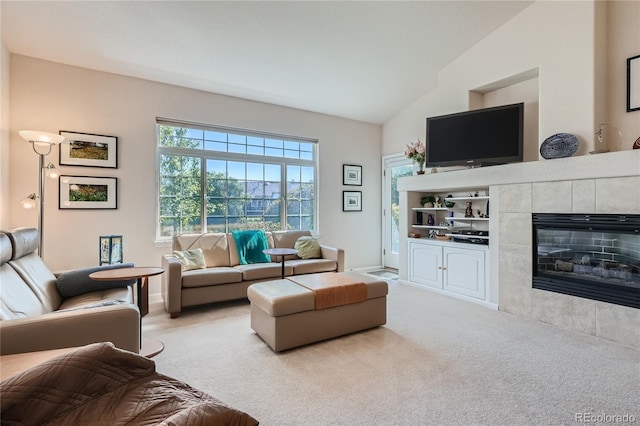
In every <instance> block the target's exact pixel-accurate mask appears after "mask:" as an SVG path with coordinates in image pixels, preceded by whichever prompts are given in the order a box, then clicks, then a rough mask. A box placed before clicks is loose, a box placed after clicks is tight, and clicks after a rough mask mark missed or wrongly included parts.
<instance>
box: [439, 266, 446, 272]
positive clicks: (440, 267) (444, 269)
mask: <svg viewBox="0 0 640 426" xmlns="http://www.w3.org/2000/svg"><path fill="white" fill-rule="evenodd" d="M438 269H442V270H443V271H446V270H447V268H444V267H442V266H438Z"/></svg>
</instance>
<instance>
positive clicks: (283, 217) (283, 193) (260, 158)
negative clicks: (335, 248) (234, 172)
mask: <svg viewBox="0 0 640 426" xmlns="http://www.w3.org/2000/svg"><path fill="white" fill-rule="evenodd" d="M163 125H164V126H172V127H180V128H188V129H194V130H203V131H209V132H222V133H233V134H239V135H243V136H246V137H247V138H249V137H258V138H264V139H265V148H266V139H280V140H283V142H285V143H283V156H282V157H275V156H267V155H264V154H263V155H260V154H249V153H246V152H245V153H235V152H229V151H228V150H227V151H217V150H211V149H205V148H204V139H203V145H202V147H201V148H187V147H173V146H163V145H161V144H160V126H163ZM155 126H156V176H155V179H156V223H155V228H156V242H160V243H162V242H168V241H171V239H172V238H173V235H171V236H167V235H162V226H161V210H160V205H161V201H160V200H161V179H160V178H161V170H160V169H161V158H162V156H163V155H175V156H184V157H195V158H198V159H199V160H200V232H202V233H206V232H209V231H208V229H207V228H208V225H207V219H208V217H207V203H208V197H207V191H206V188H207V160H219V161H225V162H229V161H238V162H244V163H257V164H263V165H267V164H269V165H277V166H279V167H280V170H281V176H280V179H281V181H280V195H279V200H280V206H281V207H280V229H281V230H286V229H287V224H288V218H289V215H288V192H287V183H288V181H289V180H288V175H287V173H288V170H287V169H288V166H300V167H312V168H313V179H314V180H313V189H314V192H313V203H312V218H313V228H312V229H310V231H311V232H312V233H313V234H317V232H318V214H319V209H318V204H319V203H318V192H319V190H318V188H319V182H318V175H319V173H318V170H319V155H318V140H317V139H311V138H306V137H299V136H290V135H281V134H274V133H268V132H257V131H252V130H245V129H238V128H232V127H226V126H218V125H204V124H198V123H191V122H185V121H177V120H170V119H164V118H156V122H155ZM286 142H297V143H307V144H311V145H312V151H311V155H312V159H311V160H307V159H301V158H291V157H286V156H285V155H284V152H285V151H286V149H285V145H286ZM226 143H227V144H230V143H231V142H226ZM225 217H228V212H227V214H226V215H225ZM225 232H231V230H230V229H228V228H227V229H226V230H225ZM174 235H176V234H174Z"/></svg>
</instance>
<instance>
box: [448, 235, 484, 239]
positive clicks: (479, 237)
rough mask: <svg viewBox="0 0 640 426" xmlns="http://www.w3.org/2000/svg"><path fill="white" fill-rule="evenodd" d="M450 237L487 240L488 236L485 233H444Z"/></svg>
mask: <svg viewBox="0 0 640 426" xmlns="http://www.w3.org/2000/svg"><path fill="white" fill-rule="evenodd" d="M444 235H446V236H447V237H450V238H462V239H475V240H488V239H489V237H488V236H485V235H466V234H444Z"/></svg>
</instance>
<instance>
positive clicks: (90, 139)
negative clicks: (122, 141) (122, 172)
mask: <svg viewBox="0 0 640 426" xmlns="http://www.w3.org/2000/svg"><path fill="white" fill-rule="evenodd" d="M60 135H62V136H64V140H63V141H62V143H61V144H60V159H59V160H60V165H61V166H82V167H104V168H111V169H117V168H118V138H117V137H116V136H107V135H96V134H92V133H79V132H70V131H67V130H60Z"/></svg>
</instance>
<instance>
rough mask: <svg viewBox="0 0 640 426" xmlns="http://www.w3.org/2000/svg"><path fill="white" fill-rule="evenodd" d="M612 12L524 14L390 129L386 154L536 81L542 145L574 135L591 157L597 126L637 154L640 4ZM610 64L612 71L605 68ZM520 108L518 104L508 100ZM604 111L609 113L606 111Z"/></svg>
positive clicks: (572, 9) (548, 8) (535, 10)
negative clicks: (482, 96)
mask: <svg viewBox="0 0 640 426" xmlns="http://www.w3.org/2000/svg"><path fill="white" fill-rule="evenodd" d="M604 4H605V3H604V2H597V3H595V2H592V1H580V2H571V1H568V2H565V1H558V2H546V1H538V2H536V3H534V4H532V5H531V6H529V7H528V8H526V9H525V10H523V11H522V12H521V13H520V14H518V15H517V16H515V17H514V18H513V19H511V20H510V21H508V22H507V23H506V24H505V25H503V26H502V27H500V28H499V29H498V30H496V31H494V32H493V33H492V34H490V35H489V36H488V37H486V38H485V39H484V40H482V41H481V42H479V43H478V44H477V45H475V46H474V47H473V48H471V49H469V50H468V51H467V52H465V53H464V54H463V55H461V56H460V57H458V58H457V59H456V60H454V61H453V62H451V63H450V64H449V65H448V66H447V67H445V68H444V69H443V70H442V71H441V72H440V74H439V78H438V87H437V88H436V89H435V90H434V91H432V92H430V93H428V94H426V95H425V97H424V98H422V100H423V102H422V103H420V104H419V103H416V104H413V105H410V106H408V107H407V108H406V109H404V110H403V111H401V112H400V113H398V114H397V115H396V116H395V117H393V118H392V119H390V120H388V121H387V122H386V123H384V126H383V152H384V153H385V154H392V153H397V152H401V151H402V150H403V149H404V144H405V143H406V141H405V139H406V132H407V130H406V128H411V131H412V133H414V134H417V135H416V136H414V138H415V137H417V136H418V135H419V136H421V137H424V134H425V129H424V126H425V118H426V117H427V116H429V115H437V114H445V113H450V112H458V111H465V110H468V109H470V104H471V102H470V92H473V91H477V90H482V91H486V88H487V87H491V86H492V85H496V86H498V87H505V85H506V84H507V83H510V82H511V83H519V82H521V81H525V79H528V78H530V77H531V76H537V77H538V79H539V94H538V95H539V122H538V134H539V135H538V144H540V143H541V142H542V141H544V139H546V138H547V137H548V136H550V135H552V134H554V133H558V132H568V133H573V134H576V135H577V136H578V138H579V139H580V142H581V143H580V148H579V150H578V153H577V154H576V155H584V154H587V153H588V152H589V151H591V150H593V147H594V136H593V134H594V130H595V127H596V125H597V124H599V123H601V122H603V120H609V122H610V123H612V124H613V123H615V124H616V125H617V126H619V127H621V129H623V134H627V135H629V136H627V137H625V138H624V141H623V147H622V149H631V145H632V144H633V141H634V140H635V138H637V137H638V136H640V118H639V117H638V115H640V113H638V112H634V113H626V112H625V110H624V108H625V96H626V86H625V81H624V80H625V74H624V73H625V71H624V69H625V67H626V58H627V57H629V56H632V55H634V54H638V53H640V36H639V34H640V28H639V26H638V25H637V22H638V21H639V19H640V15H639V14H640V3H639V2H624V1H620V2H607V5H608V7H603V6H604ZM603 25H605V26H606V31H605V32H604V34H606V40H607V42H606V43H603V38H604V37H603V31H602V26H603ZM545 29H553V31H546V30H545ZM604 44H606V46H604ZM605 47H606V49H605ZM603 50H604V51H606V52H608V54H606V55H605V54H603ZM607 62H608V63H609V64H610V65H609V66H608V67H604V66H602V65H603V64H604V63H607ZM607 76H609V78H606V77H607ZM606 87H608V88H609V89H608V90H606V89H605V88H606ZM607 92H609V93H608V96H603V93H607ZM425 99H428V100H429V102H427V101H425ZM434 101H435V102H437V105H435V106H434V103H433V102H434ZM505 101H506V99H505ZM519 101H520V99H519V97H518V96H515V97H514V98H513V99H511V100H508V102H519ZM602 103H605V104H607V103H608V105H609V108H608V109H603V108H601V105H602ZM406 123H408V124H406ZM631 135H635V137H634V136H631Z"/></svg>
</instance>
